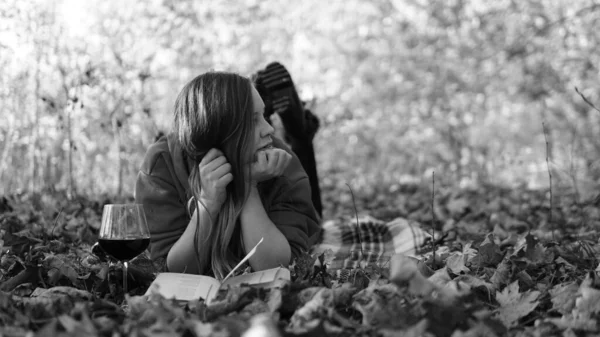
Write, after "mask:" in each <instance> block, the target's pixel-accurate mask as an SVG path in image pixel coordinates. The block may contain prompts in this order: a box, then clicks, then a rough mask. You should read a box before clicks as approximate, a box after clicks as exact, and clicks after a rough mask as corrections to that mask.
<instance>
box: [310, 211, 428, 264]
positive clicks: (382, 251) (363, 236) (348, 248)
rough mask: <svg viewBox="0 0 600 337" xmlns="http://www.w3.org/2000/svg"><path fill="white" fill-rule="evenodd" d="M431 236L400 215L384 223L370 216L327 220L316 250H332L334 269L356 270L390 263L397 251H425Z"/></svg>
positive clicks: (417, 252)
mask: <svg viewBox="0 0 600 337" xmlns="http://www.w3.org/2000/svg"><path fill="white" fill-rule="evenodd" d="M430 238H431V236H430V235H429V234H428V233H427V232H425V231H424V230H423V229H421V227H420V225H419V224H418V223H416V222H411V221H409V220H407V219H404V218H396V219H394V220H392V221H390V222H384V221H381V220H378V219H375V218H373V217H370V216H364V217H362V218H359V220H358V225H357V223H356V222H351V221H348V222H343V221H327V222H325V223H324V224H323V237H322V240H321V242H320V243H319V244H317V245H316V246H315V247H313V250H312V253H318V254H320V253H322V252H324V251H326V250H327V249H331V250H332V251H333V254H334V258H333V261H332V263H331V265H329V269H330V270H340V269H341V270H343V269H354V268H359V267H361V266H364V265H369V264H377V265H380V266H384V265H386V263H387V262H389V260H390V259H391V257H392V255H394V254H404V255H409V256H415V255H418V254H420V253H421V252H422V250H423V248H424V246H425V244H426V243H427V242H428V241H429V240H430Z"/></svg>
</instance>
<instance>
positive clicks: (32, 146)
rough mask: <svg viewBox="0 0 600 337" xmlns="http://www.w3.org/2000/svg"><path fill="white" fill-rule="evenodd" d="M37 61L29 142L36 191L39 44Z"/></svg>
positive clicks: (32, 181) (30, 187) (30, 185)
mask: <svg viewBox="0 0 600 337" xmlns="http://www.w3.org/2000/svg"><path fill="white" fill-rule="evenodd" d="M36 54H37V55H36V60H35V61H36V62H35V92H34V103H33V123H32V124H31V143H30V144H29V146H30V149H29V154H30V156H31V180H30V184H29V191H30V192H32V193H35V192H36V191H37V190H38V186H37V170H38V164H37V157H36V150H37V144H38V139H39V136H40V131H39V130H40V128H39V121H40V104H39V99H40V64H41V59H42V52H41V51H40V48H39V46H38V45H36Z"/></svg>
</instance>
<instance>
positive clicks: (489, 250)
mask: <svg viewBox="0 0 600 337" xmlns="http://www.w3.org/2000/svg"><path fill="white" fill-rule="evenodd" d="M503 257H504V255H503V254H502V252H501V251H500V247H498V245H497V244H496V243H495V242H494V235H493V234H488V235H487V236H486V237H485V240H483V242H482V243H481V244H480V245H479V249H478V253H477V256H475V257H474V258H473V259H472V260H471V261H470V262H471V263H472V264H473V265H475V266H478V267H488V266H492V267H493V266H496V265H497V264H498V263H500V262H501V261H502V258H503Z"/></svg>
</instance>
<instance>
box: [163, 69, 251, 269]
mask: <svg viewBox="0 0 600 337" xmlns="http://www.w3.org/2000/svg"><path fill="white" fill-rule="evenodd" d="M252 109H253V102H252V84H251V82H250V80H249V79H248V78H246V77H243V76H240V75H237V74H233V73H226V72H209V73H205V74H202V75H200V76H198V77H196V78H194V79H193V80H192V81H190V82H189V83H188V84H186V85H185V87H184V88H183V89H182V90H181V93H180V94H179V96H178V97H177V100H176V102H175V120H174V125H173V131H174V133H175V135H176V136H177V139H178V141H179V143H180V144H181V146H182V148H183V150H184V152H185V153H186V155H187V156H188V157H189V158H190V159H191V161H192V162H193V164H194V165H193V168H192V170H191V172H190V177H189V185H190V189H191V192H192V194H193V196H194V198H195V200H196V201H199V200H200V189H201V184H200V172H199V169H198V164H199V163H200V161H201V160H202V158H203V157H204V155H205V154H206V153H207V152H208V151H209V150H210V149H211V148H217V149H219V150H221V151H222V152H223V153H224V155H225V157H226V158H227V161H228V162H229V164H230V165H231V173H232V175H233V181H232V182H231V183H229V185H227V197H226V199H225V202H224V203H223V205H222V206H221V209H220V210H219V213H218V215H216V216H215V214H210V216H211V218H212V219H211V220H212V223H213V224H212V226H211V229H210V232H209V233H208V235H206V236H205V235H204V233H202V235H201V236H202V237H203V238H204V239H203V240H200V242H198V230H196V237H195V239H194V240H195V245H194V246H195V250H196V252H197V255H198V272H199V273H206V271H207V269H208V267H211V268H212V271H213V273H214V275H215V277H217V278H218V279H223V278H224V277H225V276H226V275H227V273H229V271H231V269H233V267H234V266H235V265H236V263H237V262H238V261H239V259H240V256H239V251H240V249H241V245H242V238H241V234H240V233H241V230H240V229H239V228H236V227H237V226H238V217H239V214H240V212H241V209H242V206H243V205H244V202H245V200H246V198H247V193H248V191H246V183H245V177H247V176H249V169H250V168H249V166H248V165H247V163H249V162H250V161H251V160H252V156H253V154H252V153H250V152H251V149H250V147H251V144H252V141H253V132H254V118H253V111H252ZM196 205H197V203H196ZM199 227H200V226H199V223H198V224H197V228H199Z"/></svg>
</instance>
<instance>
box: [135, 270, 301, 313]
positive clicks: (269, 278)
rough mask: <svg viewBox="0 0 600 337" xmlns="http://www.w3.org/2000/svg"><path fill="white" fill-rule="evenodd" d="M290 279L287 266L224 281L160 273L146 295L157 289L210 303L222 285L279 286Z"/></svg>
mask: <svg viewBox="0 0 600 337" xmlns="http://www.w3.org/2000/svg"><path fill="white" fill-rule="evenodd" d="M289 280H290V271H289V270H288V269H286V268H273V269H267V270H262V271H258V272H254V273H250V274H243V275H239V276H234V277H230V278H228V279H227V280H225V282H222V283H221V282H219V281H218V280H217V279H215V278H213V277H210V276H204V275H192V274H180V273H160V274H158V276H156V279H155V280H154V281H153V282H152V284H151V285H150V287H149V288H148V291H147V292H146V295H149V294H150V293H152V292H153V291H155V292H157V293H159V294H161V295H162V296H164V297H165V298H175V299H176V300H177V301H182V302H187V301H191V300H197V299H200V298H202V299H204V300H205V301H206V303H207V304H210V303H211V301H212V300H213V299H214V298H215V296H216V295H217V293H218V292H219V289H220V288H221V287H226V286H236V285H241V284H248V285H251V286H260V287H277V286H282V285H283V283H285V282H286V281H289Z"/></svg>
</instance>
